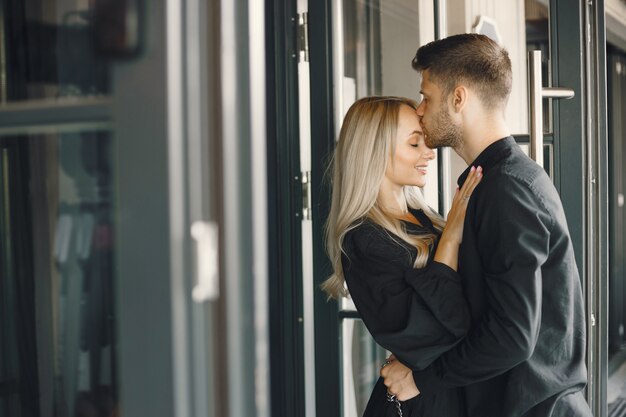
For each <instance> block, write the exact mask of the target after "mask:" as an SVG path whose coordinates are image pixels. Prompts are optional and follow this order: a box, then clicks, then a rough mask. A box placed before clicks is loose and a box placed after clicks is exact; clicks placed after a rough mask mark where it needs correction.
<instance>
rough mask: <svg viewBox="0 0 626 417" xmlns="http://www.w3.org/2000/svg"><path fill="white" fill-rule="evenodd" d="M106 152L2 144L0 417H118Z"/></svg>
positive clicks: (68, 145)
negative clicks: (0, 388) (0, 387)
mask: <svg viewBox="0 0 626 417" xmlns="http://www.w3.org/2000/svg"><path fill="white" fill-rule="evenodd" d="M110 145H111V140H110V137H109V135H108V133H106V132H92V133H80V134H79V133H75V134H62V135H54V136H53V135H50V136H31V137H24V136H21V137H5V138H0V155H1V159H0V169H1V170H2V180H3V181H2V188H1V196H2V199H1V204H0V215H1V217H0V229H1V232H2V237H3V238H2V241H1V244H0V256H1V260H2V274H1V275H0V297H1V298H2V306H3V307H2V310H1V314H0V341H1V342H0V346H1V348H0V349H1V350H0V355H1V356H0V386H2V388H3V389H2V390H0V416H7V417H9V416H10V417H22V416H24V417H26V416H28V417H35V416H41V417H48V416H49V417H52V416H55V417H75V416H76V417H83V416H84V417H87V416H89V417H92V416H93V417H110V416H117V415H119V413H118V409H117V392H118V388H117V383H116V380H117V376H116V373H117V371H116V369H117V368H116V366H117V359H116V340H115V331H114V327H115V323H114V310H113V308H114V302H113V299H114V295H113V294H114V291H113V289H114V286H113V224H112V210H113V207H112V190H111V184H112V183H111V166H110V160H111V159H110Z"/></svg>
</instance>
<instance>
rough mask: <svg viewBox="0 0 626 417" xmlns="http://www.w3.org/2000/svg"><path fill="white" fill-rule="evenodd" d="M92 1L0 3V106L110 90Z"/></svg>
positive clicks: (29, 0) (96, 93)
mask: <svg viewBox="0 0 626 417" xmlns="http://www.w3.org/2000/svg"><path fill="white" fill-rule="evenodd" d="M93 3H94V2H92V1H85V0H68V1H63V2H61V1H42V0H23V1H4V2H0V13H2V16H1V19H0V79H1V80H2V82H0V102H2V103H5V102H7V101H9V102H10V101H19V100H29V99H43V98H61V97H75V96H93V95H102V94H106V93H107V92H108V91H109V80H108V75H107V74H108V71H107V64H106V62H105V60H104V59H103V58H102V57H101V56H98V55H97V54H96V53H95V51H94V44H93V39H94V37H93V33H92V28H93V22H92V9H93Z"/></svg>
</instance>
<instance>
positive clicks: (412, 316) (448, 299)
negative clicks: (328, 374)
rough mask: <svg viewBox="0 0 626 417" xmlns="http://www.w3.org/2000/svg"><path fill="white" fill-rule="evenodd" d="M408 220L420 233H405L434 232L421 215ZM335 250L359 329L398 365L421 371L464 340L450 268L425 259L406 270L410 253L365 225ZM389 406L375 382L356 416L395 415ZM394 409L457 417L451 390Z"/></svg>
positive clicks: (463, 307) (464, 323) (464, 321)
mask: <svg viewBox="0 0 626 417" xmlns="http://www.w3.org/2000/svg"><path fill="white" fill-rule="evenodd" d="M411 213H412V214H413V215H414V216H415V217H416V218H417V219H418V220H419V221H420V223H421V224H422V226H418V225H416V224H413V223H409V222H405V225H406V229H407V232H408V233H410V234H421V233H437V231H436V230H435V229H434V228H433V225H432V223H431V222H430V219H429V218H428V217H427V216H426V215H425V214H424V212H422V211H421V210H413V209H411ZM343 248H344V252H345V253H344V255H343V257H342V267H343V272H344V276H345V279H346V284H347V286H348V290H349V291H350V295H351V297H352V299H353V301H354V304H355V306H356V308H357V310H358V312H359V314H360V316H361V318H362V319H363V322H364V323H365V325H366V326H367V328H368V330H369V332H370V333H371V334H372V336H373V337H374V340H376V342H377V343H378V344H379V345H381V346H382V347H384V348H385V349H387V350H389V351H391V352H393V353H394V354H395V355H396V357H397V358H398V360H400V361H401V362H402V363H403V364H405V365H406V366H408V367H409V368H412V369H414V370H419V369H423V368H425V367H427V366H428V365H429V364H430V363H431V362H433V361H434V360H435V359H436V358H437V357H438V356H439V355H441V354H442V353H443V352H445V351H447V350H449V349H450V348H451V347H453V346H454V345H456V344H457V343H458V342H459V341H460V340H461V339H462V338H463V337H464V336H465V334H466V333H467V331H468V329H469V325H470V315H469V310H468V307H467V303H466V301H465V298H464V296H463V290H462V287H461V281H460V277H459V275H458V274H457V273H456V272H455V271H454V270H453V269H451V268H449V267H448V266H447V265H444V264H441V263H438V262H434V261H432V259H431V260H430V261H429V262H428V264H427V266H426V267H425V268H421V269H415V268H413V262H414V261H415V257H416V256H417V251H416V249H415V248H413V247H412V246H411V245H408V244H406V243H405V242H404V241H402V239H400V238H399V237H397V236H395V235H393V234H392V233H390V232H388V231H386V230H385V229H384V228H382V227H381V226H379V225H377V224H375V223H373V222H371V221H369V220H365V221H364V223H363V224H361V225H359V226H358V227H356V228H355V229H353V230H351V231H349V232H348V233H347V234H346V236H345V238H344V242H343ZM432 253H434V251H432V252H431V256H432ZM396 407H397V405H396V404H395V403H392V402H389V401H387V389H386V387H385V385H384V384H383V380H382V378H379V380H378V382H377V383H376V386H375V387H374V390H373V392H372V395H371V397H370V400H369V402H368V404H367V408H366V410H365V413H364V417H386V416H389V417H391V416H398V410H397V408H396ZM401 408H402V415H403V416H405V417H406V416H413V417H418V416H419V417H421V416H424V417H426V416H427V417H464V416H465V412H464V401H463V392H462V390H460V389H457V388H454V389H449V390H444V391H440V392H437V393H436V394H432V395H423V394H422V395H419V396H417V397H415V398H413V399H411V400H408V401H405V402H402V403H401Z"/></svg>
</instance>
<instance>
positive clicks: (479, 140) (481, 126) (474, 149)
mask: <svg viewBox="0 0 626 417" xmlns="http://www.w3.org/2000/svg"><path fill="white" fill-rule="evenodd" d="M509 135H510V133H509V129H508V127H507V125H506V123H505V122H504V119H503V118H502V117H493V118H485V119H484V120H483V121H482V123H481V121H478V122H474V123H472V124H471V127H470V128H468V129H465V131H464V132H463V143H462V144H461V145H460V146H458V147H455V148H454V151H455V152H456V153H457V154H458V155H459V156H460V157H461V158H463V160H464V161H465V163H466V164H467V165H469V164H471V163H472V162H473V161H474V160H475V159H476V158H478V155H480V154H481V153H482V152H483V151H484V150H485V149H487V147H488V146H489V145H491V144H492V143H494V142H497V141H498V140H500V139H502V138H505V137H507V136H509Z"/></svg>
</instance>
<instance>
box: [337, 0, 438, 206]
mask: <svg viewBox="0 0 626 417" xmlns="http://www.w3.org/2000/svg"><path fill="white" fill-rule="evenodd" d="M334 10H338V14H339V15H340V25H339V26H338V27H336V28H335V34H334V36H333V39H334V41H335V45H334V48H335V49H336V50H338V51H342V52H341V54H339V56H338V59H339V60H340V62H336V63H335V66H336V69H335V71H336V75H335V77H336V80H335V84H336V87H337V88H336V91H335V95H336V97H335V104H336V106H337V110H338V111H337V113H336V114H337V120H338V121H339V123H340V121H341V120H343V116H344V114H345V112H346V111H347V110H348V108H349V107H350V105H351V104H352V103H354V101H356V100H357V99H359V98H361V97H365V96H371V95H386V96H403V97H409V98H412V99H414V100H418V101H419V100H420V94H419V91H420V79H419V76H418V74H417V73H416V72H415V71H414V70H413V68H412V67H411V60H412V59H413V57H414V56H415V52H416V51H417V48H418V47H419V45H421V44H424V43H427V42H430V41H432V40H433V39H434V33H435V24H434V22H435V19H434V9H433V2H425V1H417V0H336V3H335V8H334ZM337 71H338V72H339V73H338V74H337ZM339 126H340V124H339V125H338V126H337V134H338V133H339ZM430 172H432V173H433V174H431V175H429V177H428V180H427V184H426V186H425V187H424V195H425V197H426V201H427V203H428V204H429V205H430V206H431V207H432V208H433V209H435V210H438V209H439V207H438V205H439V199H438V178H437V175H436V173H437V161H436V160H435V161H433V162H431V164H430Z"/></svg>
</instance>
